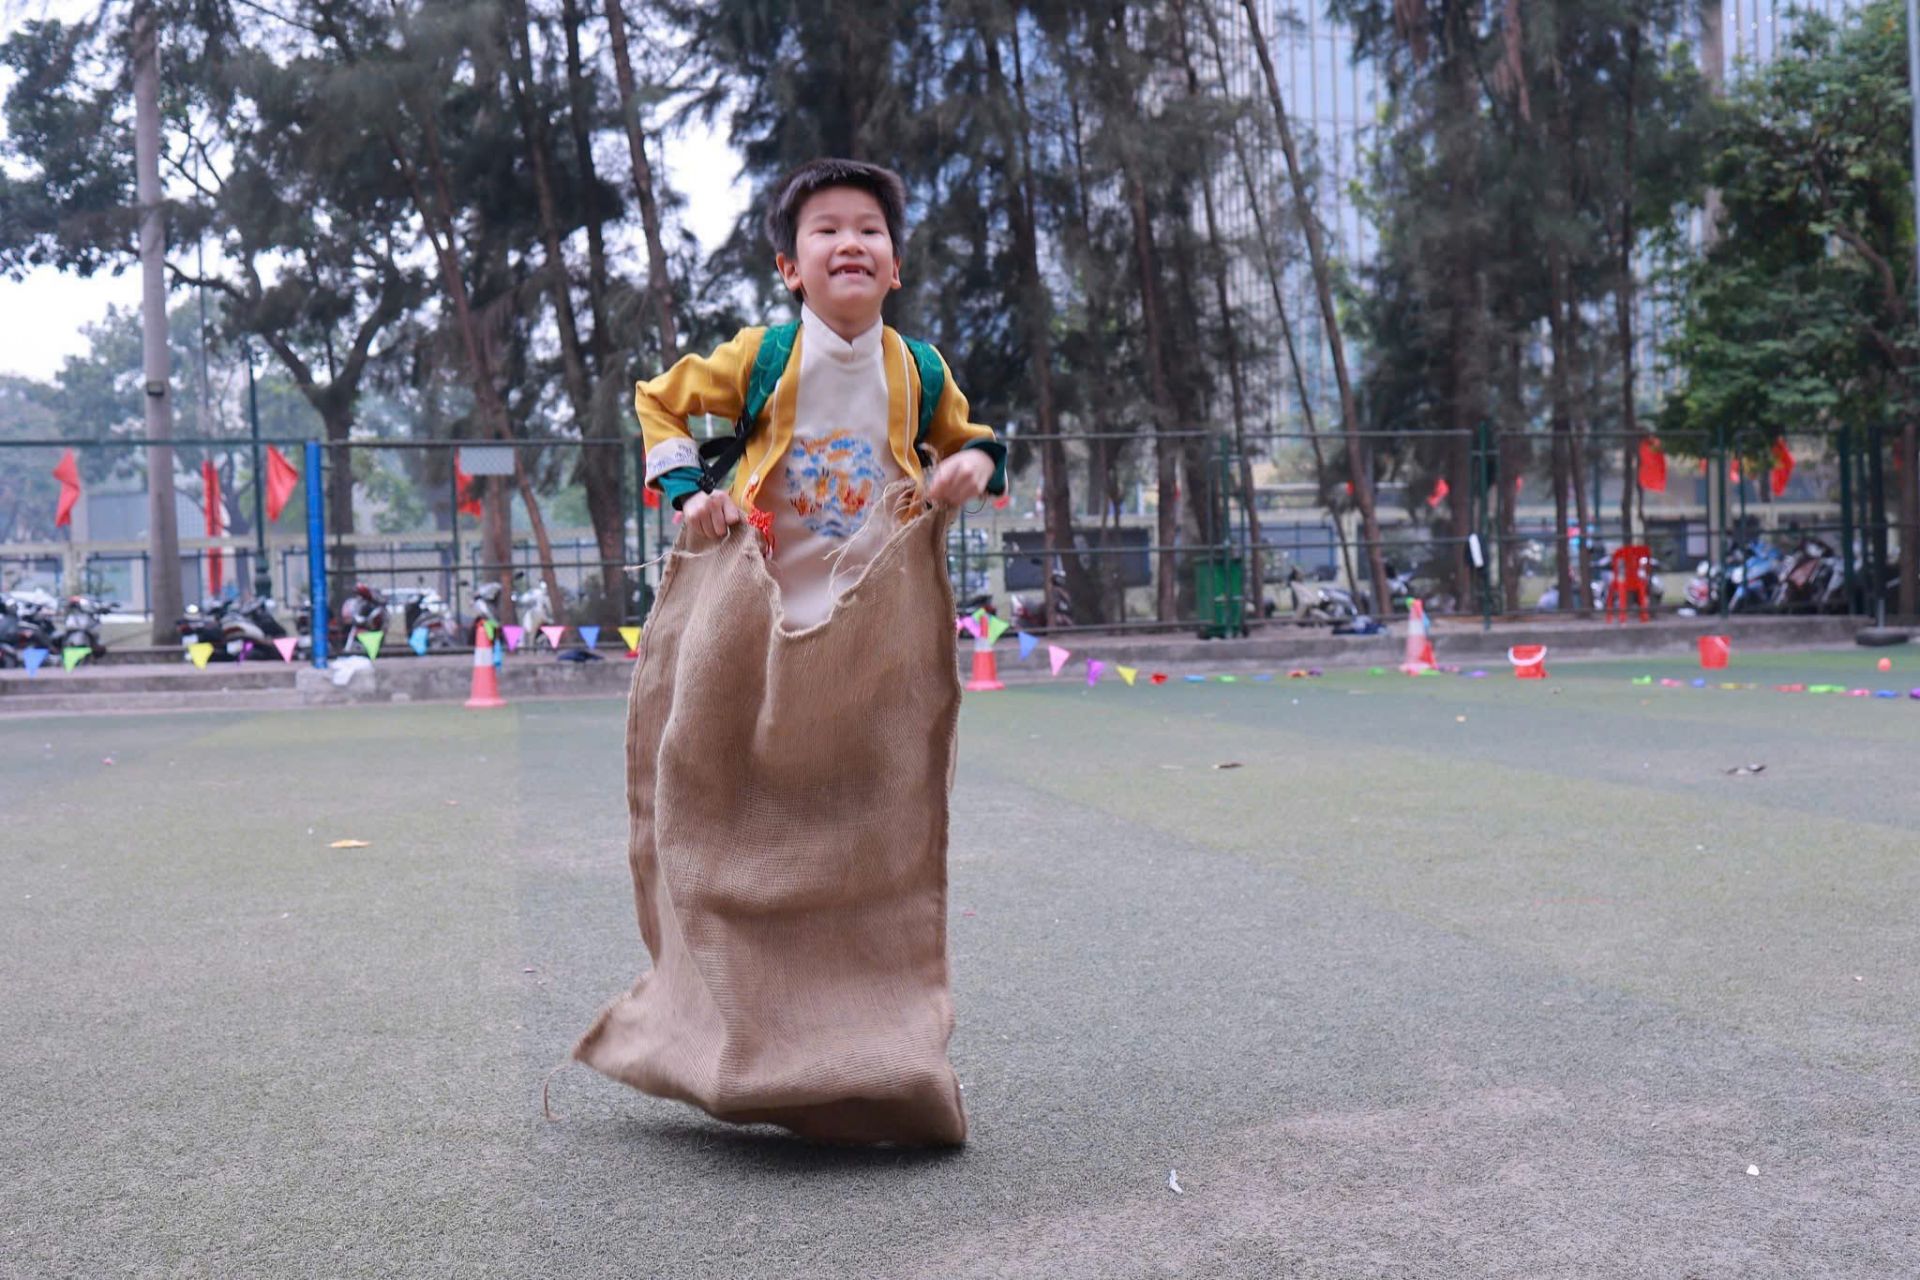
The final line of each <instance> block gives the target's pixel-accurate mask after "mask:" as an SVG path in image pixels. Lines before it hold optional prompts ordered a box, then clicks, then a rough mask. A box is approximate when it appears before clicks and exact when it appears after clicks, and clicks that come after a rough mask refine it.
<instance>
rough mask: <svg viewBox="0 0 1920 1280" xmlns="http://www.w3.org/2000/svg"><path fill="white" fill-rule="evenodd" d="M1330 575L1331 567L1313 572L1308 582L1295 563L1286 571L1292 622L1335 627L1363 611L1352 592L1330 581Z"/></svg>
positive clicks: (1332, 572)
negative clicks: (1294, 620)
mask: <svg viewBox="0 0 1920 1280" xmlns="http://www.w3.org/2000/svg"><path fill="white" fill-rule="evenodd" d="M1333 574H1334V570H1333V567H1332V566H1331V565H1326V566H1322V567H1321V568H1319V569H1316V570H1315V571H1314V576H1313V577H1312V578H1311V579H1309V578H1308V577H1307V576H1306V575H1305V574H1303V573H1301V572H1300V566H1299V565H1297V564H1296V565H1292V566H1290V567H1289V568H1288V570H1287V577H1286V584H1287V600H1288V605H1289V607H1290V608H1291V609H1292V611H1293V616H1294V618H1295V619H1296V620H1298V621H1300V622H1308V623H1328V624H1333V625H1338V624H1340V623H1342V622H1351V621H1352V620H1353V619H1355V618H1357V617H1359V616H1360V615H1361V614H1363V613H1366V612H1367V610H1366V609H1365V608H1363V607H1362V606H1361V604H1360V601H1359V600H1358V599H1357V598H1356V597H1355V596H1354V593H1353V592H1351V591H1348V590H1347V589H1346V588H1345V587H1343V586H1341V585H1340V584H1339V583H1337V582H1335V581H1333Z"/></svg>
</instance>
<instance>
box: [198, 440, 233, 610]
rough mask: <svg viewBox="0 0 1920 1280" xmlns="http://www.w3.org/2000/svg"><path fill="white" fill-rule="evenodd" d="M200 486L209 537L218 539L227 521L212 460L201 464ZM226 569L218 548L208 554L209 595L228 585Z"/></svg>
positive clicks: (224, 560) (215, 593)
mask: <svg viewBox="0 0 1920 1280" xmlns="http://www.w3.org/2000/svg"><path fill="white" fill-rule="evenodd" d="M200 484H201V486H202V488H203V490H204V497H203V499H202V504H201V505H202V506H204V507H205V509H206V513H207V536H208V537H209V538H217V537H219V536H220V535H221V534H223V533H225V532H226V521H225V519H224V518H223V517H222V515H221V511H220V473H219V472H218V471H216V470H214V468H213V459H212V458H208V459H207V460H206V461H205V462H202V463H201V464H200ZM226 568H227V566H226V558H225V556H223V555H222V554H221V552H220V551H219V549H218V548H215V549H213V550H211V551H209V552H207V594H208V595H212V596H217V595H219V594H220V588H221V587H222V586H224V585H225V584H226V576H227V575H226Z"/></svg>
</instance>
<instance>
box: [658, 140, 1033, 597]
mask: <svg viewBox="0 0 1920 1280" xmlns="http://www.w3.org/2000/svg"><path fill="white" fill-rule="evenodd" d="M905 219H906V191H905V188H904V186H903V185H902V183H901V181H900V178H899V176H898V175H897V174H894V173H893V172H892V171H890V170H887V169H883V168H880V167H879V166H877V165H870V164H863V163H861V162H859V161H854V160H832V159H823V160H814V161H811V162H809V163H807V164H804V165H802V166H800V167H799V168H798V169H796V170H794V171H793V172H792V173H790V174H788V175H787V176H786V177H785V178H783V179H782V180H781V181H780V183H779V184H778V185H777V186H776V187H775V188H774V192H773V199H772V201H771V203H770V205H769V207H768V211H767V217H766V232H767V238H768V239H769V240H770V241H771V242H772V244H773V249H774V265H775V266H776V267H777V268H778V269H779V272H780V277H781V279H782V280H783V281H784V282H785V284H786V286H787V288H788V290H790V291H791V292H792V294H793V296H794V299H795V300H796V301H797V302H799V304H800V321H799V324H798V326H797V327H795V326H780V327H778V328H773V329H769V328H751V329H743V330H741V331H740V332H739V333H738V334H736V335H735V336H734V338H733V339H732V341H730V342H727V343H725V344H723V345H722V346H721V347H720V348H719V349H717V350H716V351H714V352H713V354H711V355H709V356H706V357H700V356H688V357H686V358H685V359H683V360H681V361H680V362H679V363H677V364H675V365H674V366H673V368H671V369H670V370H668V371H667V372H666V373H664V374H662V375H660V376H659V377H657V378H655V379H653V380H652V381H650V382H643V383H640V384H639V386H638V387H637V388H636V389H635V393H634V407H635V409H636V410H637V411H638V413H639V417H640V424H641V430H642V434H643V436H644V438H645V440H646V448H647V469H646V480H647V483H648V484H649V485H652V486H654V487H656V488H658V489H659V490H660V491H661V492H663V493H664V494H666V495H667V497H668V498H669V499H670V500H671V501H672V502H673V505H674V507H675V508H676V509H677V510H679V511H680V512H681V513H682V515H683V516H684V517H685V519H686V521H687V523H688V524H690V525H692V526H693V527H694V528H695V529H698V530H700V531H702V532H705V533H707V534H710V535H712V536H714V537H720V536H723V535H724V534H725V533H726V531H727V527H728V526H729V525H734V524H738V523H740V521H741V520H742V519H743V518H744V515H743V513H744V512H747V511H761V512H764V513H766V517H767V518H770V531H771V537H770V544H771V548H772V553H771V556H770V559H769V567H770V568H771V570H772V573H773V576H774V579H775V581H776V582H778V583H779V585H780V593H781V604H782V608H783V612H784V618H783V623H784V626H785V627H786V628H787V629H788V630H793V631H798V630H804V629H806V628H808V627H812V626H815V625H818V624H819V623H821V622H824V621H825V620H826V619H827V618H828V617H829V616H830V615H831V613H832V611H833V605H834V602H835V600H836V599H837V598H838V596H839V594H840V592H841V591H842V590H844V589H845V588H846V587H847V586H848V585H849V584H851V583H852V582H853V581H854V580H856V579H858V577H859V576H860V571H861V569H862V568H863V567H864V566H865V564H866V563H867V562H868V561H869V560H871V558H872V556H873V555H874V554H875V553H876V552H877V551H878V549H879V546H880V545H881V544H883V543H884V542H885V538H884V537H861V536H860V535H861V534H862V533H863V532H864V531H866V530H867V529H868V528H869V527H870V526H869V520H870V518H871V516H872V514H873V509H874V506H875V505H876V502H877V500H878V498H879V496H880V495H881V493H883V492H884V491H885V490H886V488H887V486H888V484H890V483H891V482H893V481H895V480H899V479H902V478H911V479H913V480H916V481H918V480H922V479H924V471H925V467H926V462H925V460H924V457H925V455H926V454H929V453H930V454H931V456H932V457H933V458H935V459H938V460H939V461H938V465H937V466H936V467H935V468H934V474H933V477H932V479H931V481H928V482H927V483H926V487H925V496H926V498H927V500H928V501H930V502H935V503H941V504H945V505H949V506H958V505H961V504H963V503H965V502H968V501H970V500H972V499H974V498H977V497H979V496H980V495H981V494H982V493H994V494H999V493H1003V492H1005V489H1006V450H1005V447H1004V446H1003V445H1001V444H1000V443H999V442H998V441H997V440H995V439H994V436H993V432H992V430H991V429H990V428H987V427H984V426H980V425H978V424H975V423H970V422H968V421H967V399H966V397H965V396H964V395H962V394H961V392H960V389H959V388H958V387H957V386H955V385H954V382H953V378H952V374H951V371H950V370H949V369H948V368H947V365H946V362H945V360H944V359H942V358H941V357H940V355H939V353H938V352H935V351H934V350H933V348H931V347H928V346H925V345H924V344H919V343H913V342H910V341H909V340H907V339H904V338H902V337H901V336H900V335H899V334H898V333H896V332H895V331H894V330H892V329H890V328H888V327H886V326H885V325H884V324H883V323H882V322H881V311H882V308H883V307H884V305H885V303H886V299H887V295H888V294H889V293H891V292H892V291H893V290H895V289H898V288H899V287H900V256H899V245H900V242H901V240H902V239H903V237H904V224H905ZM769 342H772V343H774V344H776V345H775V346H774V347H773V348H772V349H771V350H770V352H768V353H766V354H771V355H772V356H774V357H775V358H776V359H778V358H779V345H780V344H787V345H789V346H790V351H789V352H788V354H787V355H786V357H785V361H784V366H783V368H782V369H781V372H780V375H779V381H778V383H777V384H776V385H775V386H774V389H773V392H772V395H771V397H770V398H769V399H768V400H767V402H766V404H765V407H764V409H763V410H762V411H761V412H760V413H759V414H758V415H757V420H756V421H746V422H742V423H741V426H740V429H741V430H743V431H745V432H746V433H747V435H748V438H747V441H746V445H745V451H744V455H743V456H742V458H741V460H740V463H739V465H738V466H737V467H736V468H735V469H734V473H733V478H732V482H731V484H729V485H728V486H727V487H726V488H725V489H724V490H723V489H721V488H720V487H719V482H720V481H722V480H724V479H725V477H724V475H719V476H715V475H709V474H707V473H706V471H705V470H704V469H703V467H702V465H701V461H700V454H699V450H698V449H697V447H696V446H695V444H694V441H693V438H692V435H691V433H690V432H689V431H688V429H687V418H688V416H689V415H690V414H700V413H704V414H714V415H718V416H720V417H724V418H728V419H737V418H741V417H742V416H743V412H744V411H745V410H746V408H747V406H748V402H749V398H750V395H749V393H750V390H751V387H752V383H753V378H754V372H755V365H756V362H759V363H760V364H761V366H762V368H763V370H764V369H765V368H766V367H767V362H766V361H765V360H763V358H762V357H763V350H762V349H763V347H765V346H766V344H768V343H769ZM929 390H931V391H932V392H933V394H931V395H928V394H927V392H928V391H929ZM928 400H930V401H931V403H930V404H929V403H925V402H926V401H928ZM874 527H877V528H879V529H882V530H884V529H885V527H886V526H885V525H879V526H874Z"/></svg>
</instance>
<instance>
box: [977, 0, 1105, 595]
mask: <svg viewBox="0 0 1920 1280" xmlns="http://www.w3.org/2000/svg"><path fill="white" fill-rule="evenodd" d="M981 34H982V43H983V44H984V45H985V47H986V54H987V81H988V84H989V85H990V86H991V89H992V92H993V95H994V97H995V98H996V99H997V100H998V101H1000V102H1002V103H1005V104H1007V105H1009V106H1011V107H1012V108H1013V111H1012V112H1011V113H1009V112H1004V111H1003V112H1001V113H1000V119H1001V120H1002V121H1003V124H1002V126H1001V131H1000V132H1001V145H1002V147H1003V149H1004V150H1005V153H1006V159H1007V168H1008V171H1007V172H1006V173H1005V174H1004V175H1003V178H1002V182H1001V190H1002V191H1003V192H1004V194H1005V197H1006V203H1007V215H1008V221H1009V222H1010V223H1011V224H1012V226H1013V252H1014V259H1015V269H1016V270H1017V271H1018V272H1019V280H1020V298H1021V307H1020V309H1021V312H1022V318H1023V320H1024V322H1025V324H1026V332H1027V343H1026V345H1027V359H1028V362H1029V365H1028V368H1029V373H1030V376H1031V377H1032V379H1033V406H1034V408H1033V413H1034V425H1035V426H1036V427H1037V428H1038V429H1039V434H1040V437H1041V440H1040V460H1041V485H1042V486H1043V492H1044V493H1045V495H1046V499H1045V503H1044V505H1045V508H1046V511H1045V520H1046V528H1047V542H1048V543H1049V544H1050V545H1051V546H1052V547H1053V551H1054V554H1055V555H1057V556H1059V557H1060V562H1061V566H1062V568H1063V570H1064V571H1065V573H1066V575H1067V591H1068V594H1069V595H1070V596H1071V597H1072V598H1073V599H1075V600H1080V601H1084V602H1085V603H1084V604H1083V606H1082V608H1083V609H1084V610H1087V612H1086V613H1085V615H1084V616H1083V617H1081V618H1080V619H1079V621H1083V622H1093V621H1096V620H1097V617H1096V615H1094V614H1093V613H1092V611H1091V610H1092V609H1093V608H1097V607H1098V606H1097V604H1096V602H1097V601H1099V599H1100V597H1099V594H1098V592H1097V591H1096V590H1095V581H1094V579H1093V578H1092V577H1091V576H1090V575H1089V574H1088V573H1087V570H1086V565H1085V563H1084V562H1083V561H1082V559H1081V557H1080V555H1079V554H1078V552H1077V551H1076V549H1075V546H1074V540H1073V492H1072V487H1071V477H1070V475H1069V473H1068V468H1067V449H1066V442H1065V441H1064V440H1063V439H1062V438H1061V434H1060V419H1059V415H1058V414H1057V413H1055V412H1054V396H1053V338H1052V333H1053V297H1052V295H1051V294H1050V293H1049V292H1048V290H1047V285H1046V281H1045V280H1044V279H1043V278H1042V277H1041V274H1040V244H1039V240H1040V237H1039V229H1038V227H1037V226H1036V225H1035V224H1036V219H1035V216H1034V194H1033V170H1032V168H1031V167H1030V165H1031V146H1030V142H1029V138H1030V132H1031V129H1032V122H1031V119H1030V118H1029V116H1028V114H1027V93H1026V66H1025V59H1024V58H1023V57H1022V56H1021V49H1020V26H1019V22H1018V20H1017V18H1016V20H1015V21H1014V22H1013V23H1012V24H1011V30H1010V32H1009V39H1010V41H1011V47H1012V52H1013V86H1012V88H1013V91H1012V93H1011V94H1009V93H1008V85H1007V78H1006V73H1005V72H1004V70H1003V69H1002V63H1001V59H1000V40H999V36H998V34H997V33H995V32H992V31H985V32H982V33H981ZM1041 578H1042V585H1041V590H1042V593H1043V594H1042V597H1041V598H1042V599H1043V600H1044V601H1045V605H1044V616H1045V618H1046V620H1047V625H1048V626H1049V627H1053V626H1057V625H1059V619H1058V618H1056V617H1055V616H1054V613H1055V605H1056V600H1055V592H1054V589H1053V566H1052V564H1051V563H1049V564H1046V565H1043V566H1042V567H1041Z"/></svg>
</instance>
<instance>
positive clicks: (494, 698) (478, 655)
mask: <svg viewBox="0 0 1920 1280" xmlns="http://www.w3.org/2000/svg"><path fill="white" fill-rule="evenodd" d="M473 639H474V644H473V684H472V686H471V687H470V690H469V692H468V694H467V705H468V706H469V707H504V706H506V705H507V703H506V700H505V699H504V698H502V697H501V696H500V673H499V672H497V671H495V670H494V669H493V646H492V645H490V644H483V643H481V639H480V637H479V636H478V635H476V636H474V638H473Z"/></svg>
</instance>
